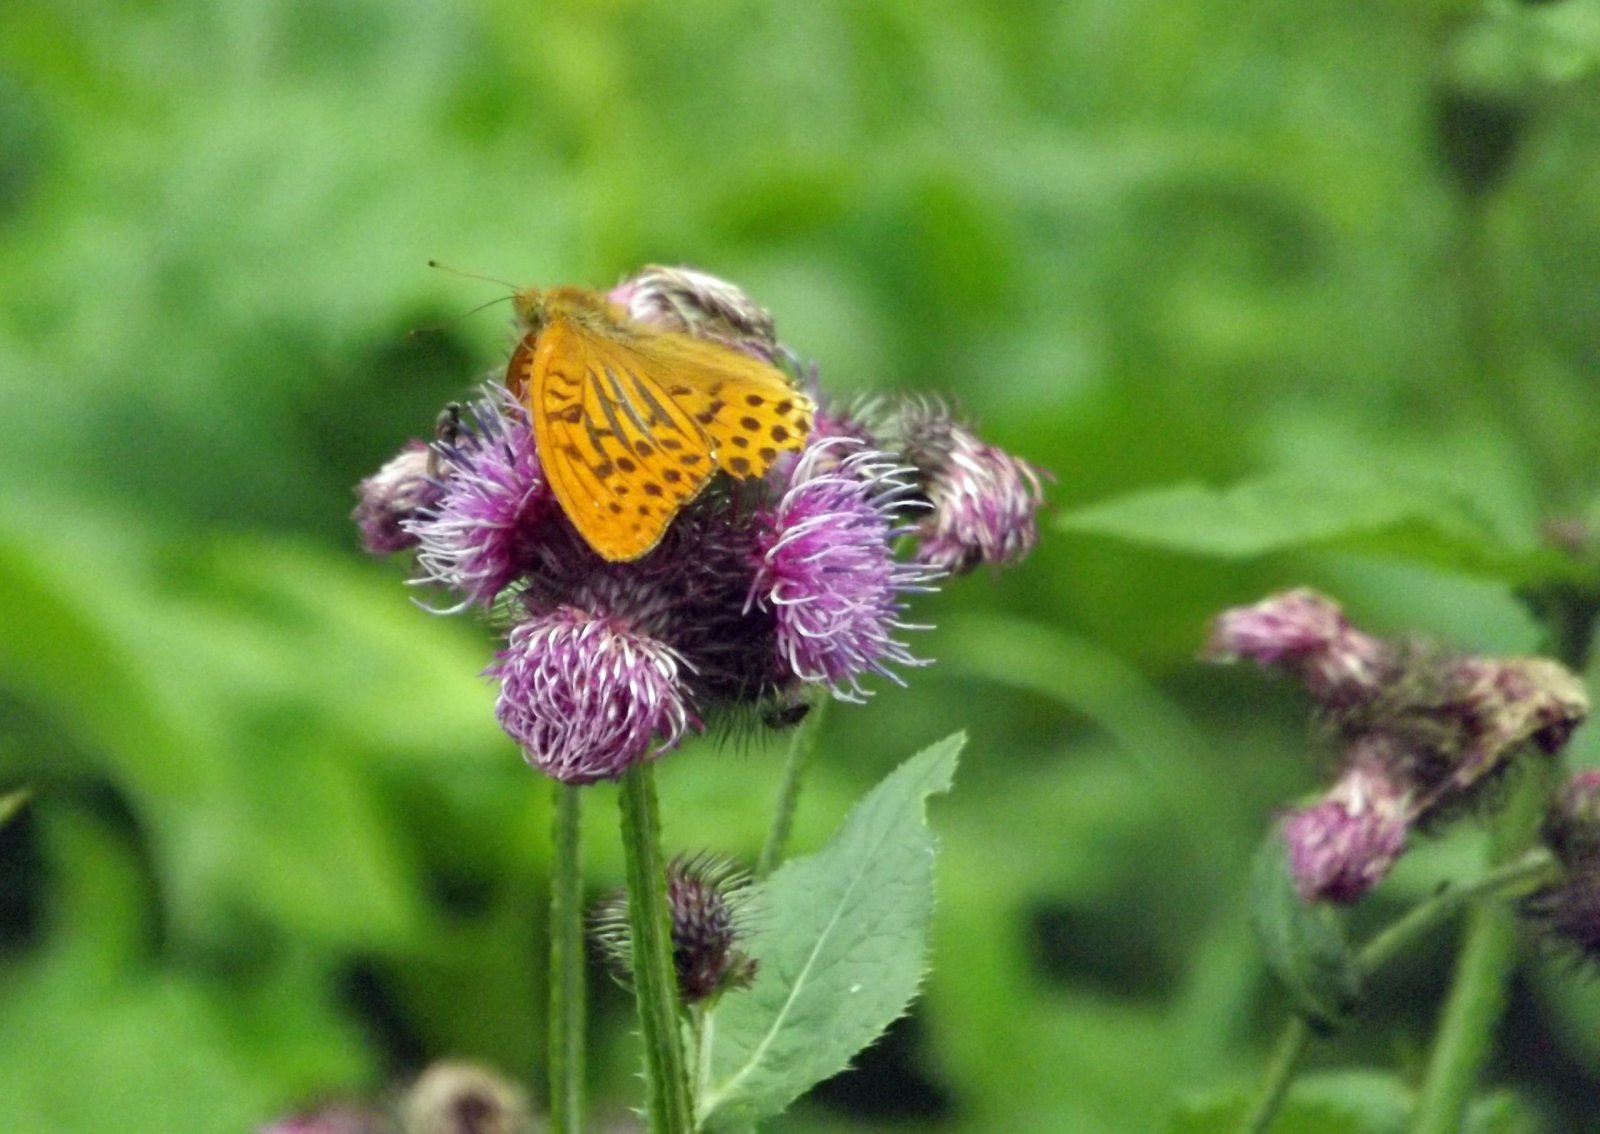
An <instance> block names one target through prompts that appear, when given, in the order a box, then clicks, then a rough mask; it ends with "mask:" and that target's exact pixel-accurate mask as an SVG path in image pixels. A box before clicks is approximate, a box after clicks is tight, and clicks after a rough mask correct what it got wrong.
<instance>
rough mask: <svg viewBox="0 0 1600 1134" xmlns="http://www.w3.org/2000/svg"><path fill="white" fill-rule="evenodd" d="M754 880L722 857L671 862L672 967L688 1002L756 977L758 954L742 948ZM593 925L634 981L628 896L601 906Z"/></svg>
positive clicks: (600, 940) (613, 959)
mask: <svg viewBox="0 0 1600 1134" xmlns="http://www.w3.org/2000/svg"><path fill="white" fill-rule="evenodd" d="M750 884H751V879H750V875H749V874H748V873H746V872H745V871H743V870H742V869H740V868H739V867H737V866H736V865H734V863H733V862H732V861H730V860H728V859H725V858H721V857H719V856H716V855H710V854H698V855H695V856H693V857H687V858H686V857H684V856H682V855H680V856H678V857H677V858H674V859H673V860H672V861H671V862H669V863H668V864H667V910H668V915H669V917H670V920H671V927H672V967H673V969H674V970H675V972H676V974H677V978H678V992H679V994H680V995H681V996H682V997H683V999H684V1002H685V1003H688V1004H698V1003H701V1002H704V1001H708V1000H714V999H715V998H717V997H719V996H721V995H722V994H723V993H725V992H728V991H730V990H731V989H736V988H746V987H748V986H749V985H750V983H751V982H752V981H754V980H755V977H756V961H755V958H753V957H751V956H750V955H749V954H748V953H746V952H745V951H744V950H743V949H742V948H740V942H741V941H742V940H743V939H744V937H745V936H746V935H747V933H748V928H749V927H748V924H747V922H748V920H749V918H748V915H749V896H750ZM591 925H592V926H593V929H594V935H595V940H596V942H597V943H598V944H599V946H600V949H601V951H602V952H603V953H604V954H605V956H606V958H607V960H608V961H610V962H611V964H612V966H613V968H615V969H616V971H617V973H618V975H619V976H621V977H622V978H623V979H628V978H629V977H630V976H631V973H632V967H633V945H632V938H631V936H630V931H629V926H628V897H627V894H626V893H621V894H616V895H613V896H612V897H610V898H607V899H606V900H605V901H603V902H601V903H600V904H599V905H598V906H596V908H595V911H594V914H593V915H592V917H591Z"/></svg>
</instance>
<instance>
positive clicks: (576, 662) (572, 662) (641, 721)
mask: <svg viewBox="0 0 1600 1134" xmlns="http://www.w3.org/2000/svg"><path fill="white" fill-rule="evenodd" d="M682 665H683V663H682V659H681V658H680V657H679V656H678V654H677V652H676V651H674V650H673V649H672V647H671V646H668V645H666V644H664V643H662V642H660V641H657V640H656V639H654V638H651V637H649V636H648V635H645V634H642V633H639V632H638V631H636V630H635V629H633V628H632V627H630V626H629V625H628V624H627V623H625V622H624V621H623V620H622V619H620V618H616V617H614V616H607V615H595V614H591V613H588V612H586V611H583V610H579V609H577V608H575V607H570V606H564V607H560V608H559V609H557V610H554V611H551V612H550V613H548V614H545V615H539V616H535V617H533V618H530V619H528V620H527V621H525V622H519V623H517V624H516V625H515V626H513V627H512V628H511V634H510V638H509V640H508V641H507V643H506V648H505V649H503V650H501V651H500V652H499V654H498V655H497V656H496V658H495V661H494V663H493V664H492V665H491V666H490V667H489V669H488V670H487V671H486V672H487V674H488V675H489V676H491V677H497V678H499V679H500V695H499V697H498V699H497V700H496V701H495V718H496V719H497V720H498V721H499V722H500V727H501V728H503V729H505V730H506V732H507V734H508V735H510V736H511V738H512V739H513V740H515V741H516V742H517V743H518V744H519V745H521V746H522V751H523V755H524V756H525V758H526V759H527V760H528V762H529V763H530V764H532V765H533V766H534V767H536V768H538V769H539V770H540V771H542V772H544V773H545V774H547V775H549V776H551V777H553V778H555V779H558V780H560V781H562V782H563V783H570V784H586V783H593V782H595V781H596V780H604V779H615V778H616V777H618V776H620V775H622V773H623V772H625V771H627V770H628V768H629V767H630V766H632V765H633V764H635V763H637V762H638V761H640V760H643V759H646V758H653V757H654V756H659V755H660V754H662V753H663V752H666V751H669V750H670V749H672V748H674V747H676V746H677V744H678V742H679V741H680V740H681V739H683V735H684V733H685V732H686V731H687V730H688V729H689V728H690V727H691V725H693V726H698V724H699V722H698V720H697V719H695V718H694V717H692V716H691V714H690V711H689V707H688V705H687V703H686V701H685V697H684V689H683V685H682V682H681V680H680V672H681V669H682ZM652 743H653V744H654V745H655V748H654V750H653V751H652V749H651V745H652Z"/></svg>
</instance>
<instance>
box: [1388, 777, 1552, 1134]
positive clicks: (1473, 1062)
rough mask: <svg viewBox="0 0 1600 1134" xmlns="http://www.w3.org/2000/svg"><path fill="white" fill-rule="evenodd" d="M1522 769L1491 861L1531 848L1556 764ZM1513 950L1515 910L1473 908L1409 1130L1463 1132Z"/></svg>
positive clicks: (1494, 905) (1436, 1133)
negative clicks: (1463, 1125) (1522, 771)
mask: <svg viewBox="0 0 1600 1134" xmlns="http://www.w3.org/2000/svg"><path fill="white" fill-rule="evenodd" d="M1524 768H1525V771H1524V773H1523V775H1522V777H1521V779H1520V781H1519V782H1518V783H1517V785H1516V787H1515V789H1514V791H1513V793H1512V797H1511V801H1510V803H1509V804H1508V805H1507V807H1506V809H1505V811H1504V812H1502V813H1501V815H1500V816H1499V818H1498V820H1497V821H1496V823H1495V827H1494V831H1493V836H1492V839H1491V843H1490V853H1491V855H1492V856H1493V860H1494V861H1498V862H1505V861H1507V860H1508V859H1512V858H1515V857H1519V856H1521V855H1523V854H1524V853H1525V852H1527V851H1528V850H1529V848H1531V847H1532V846H1534V844H1535V842H1536V841H1537V839H1538V836H1539V821H1540V818H1541V817H1542V816H1543V814H1544V808H1545V802H1546V801H1547V800H1548V799H1549V798H1550V792H1551V791H1552V789H1553V788H1554V787H1555V784H1556V777H1557V773H1558V771H1559V768H1560V766H1559V765H1558V764H1557V763H1556V762H1555V761H1554V760H1548V759H1542V758H1540V757H1538V756H1528V757H1525V758H1524ZM1516 945H1517V924H1516V914H1515V911H1514V910H1512V909H1511V908H1510V907H1509V906H1507V905H1505V904H1503V903H1499V902H1485V903H1483V904H1481V905H1479V906H1476V907H1475V908H1474V909H1473V911H1472V914H1471V916H1470V917H1469V919H1468V921H1467V934H1466V941H1465V942H1464V943H1463V945H1462V947H1461V953H1460V955H1459V956H1458V957H1457V960H1456V972H1455V978H1454V980H1453V981H1452V982H1451V987H1450V996H1449V998H1448V999H1447V1000H1446V1001H1445V1006H1444V1015H1443V1016H1442V1017H1441V1018H1440V1023H1439V1031H1438V1035H1437V1037H1436V1039H1435V1041H1434V1047H1433V1054H1432V1055H1431V1057H1430V1058H1429V1060H1428V1070H1427V1073H1426V1075H1425V1076H1424V1077H1423V1080H1422V1089H1421V1091H1420V1093H1419V1094H1418V1096H1417V1109H1416V1112H1415V1114H1414V1116H1413V1121H1412V1127H1411V1129H1412V1131H1413V1132H1414V1134H1455V1131H1458V1130H1460V1129H1461V1127H1462V1123H1463V1121H1464V1120H1465V1117H1466V1113H1467V1106H1468V1104H1469V1103H1470V1102H1471V1101H1472V1092H1473V1089H1474V1087H1475V1086H1476V1085H1477V1081H1478V1072H1479V1071H1480V1070H1481V1069H1482V1068H1483V1064H1484V1060H1485V1059H1486V1058H1487V1057H1488V1054H1489V1046H1490V1043H1491V1041H1492V1040H1493V1038H1494V1030H1495V1027H1496V1025H1497V1024H1498V1023H1499V1022H1500V1014H1501V1012H1502V1011H1503V1009H1504V1008H1505V999H1506V985H1507V982H1508V980H1509V978H1510V976H1511V968H1512V963H1513V962H1514V961H1515V959H1516Z"/></svg>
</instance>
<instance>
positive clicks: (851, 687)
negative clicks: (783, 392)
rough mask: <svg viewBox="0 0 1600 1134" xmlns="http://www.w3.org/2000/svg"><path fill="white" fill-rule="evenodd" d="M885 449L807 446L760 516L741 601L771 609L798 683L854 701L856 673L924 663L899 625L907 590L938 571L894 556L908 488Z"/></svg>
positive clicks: (925, 584)
mask: <svg viewBox="0 0 1600 1134" xmlns="http://www.w3.org/2000/svg"><path fill="white" fill-rule="evenodd" d="M906 472H907V470H906V469H904V468H902V467H900V466H898V465H896V464H895V463H894V460H893V458H891V457H890V456H889V455H888V454H885V453H882V452H879V451H877V450H872V449H863V448H861V447H860V446H859V445H858V444H855V443H853V442H852V441H850V440H849V439H848V438H834V439H830V440H827V441H822V442H819V443H817V444H815V445H811V446H809V447H808V448H807V449H806V452H805V455H804V456H802V457H801V459H800V462H799V464H798V465H797V466H796V467H795V470H794V475H793V477H792V479H791V480H790V483H789V487H788V490H787V491H786V492H785V493H784V495H783V498H782V499H781V500H779V501H778V503H777V505H776V507H775V508H773V509H772V511H771V512H770V513H768V514H766V515H765V516H764V517H762V519H761V529H762V530H761V534H760V535H759V536H758V539H757V563H756V573H755V579H754V580H753V582H752V583H751V585H750V590H749V595H748V597H747V599H746V607H747V608H748V607H749V606H750V605H751V604H755V605H757V606H758V607H760V608H762V609H768V610H770V611H771V612H772V614H773V617H774V618H775V619H776V622H777V645H778V651H779V653H780V654H781V655H782V656H783V658H784V659H786V661H787V662H788V665H789V668H790V669H791V670H792V671H793V672H794V674H795V676H797V677H799V678H800V679H801V680H802V681H815V682H822V683H825V684H826V685H827V686H828V687H829V688H830V689H831V690H832V691H833V693H834V695H835V696H837V697H840V698H842V699H844V700H847V701H859V700H861V699H862V698H864V697H865V696H866V690H864V689H863V688H862V687H861V678H862V677H863V676H864V675H866V674H867V673H869V672H876V673H881V674H883V675H885V676H886V677H889V678H890V679H891V680H893V681H896V682H898V681H900V678H899V676H898V675H897V674H895V672H894V671H893V670H891V669H890V668H888V667H889V665H890V664H897V665H904V666H915V665H921V664H924V663H923V662H921V661H919V660H918V659H917V658H915V657H913V656H912V655H911V653H910V650H909V649H908V648H907V646H906V645H905V643H903V642H900V641H898V640H896V639H895V638H894V637H893V635H894V633H895V631H897V630H907V629H915V628H916V627H912V626H910V625H908V624H906V623H904V622H901V621H900V615H901V613H902V612H903V611H904V609H905V607H904V602H903V596H904V595H905V593H906V592H908V591H922V590H931V589H933V581H934V580H935V579H936V578H938V576H939V572H938V571H936V570H935V569H933V568H930V567H928V566H926V565H923V564H918V563H902V562H899V561H897V560H896V559H895V558H894V551H893V546H892V545H893V541H894V539H895V538H896V537H897V536H898V535H900V534H901V533H902V530H903V529H901V528H899V527H897V525H896V521H895V514H896V512H897V510H898V509H899V507H900V506H901V505H902V504H903V503H904V500H905V497H906V496H907V494H908V493H909V492H911V491H912V486H911V484H910V483H909V482H908V481H907V480H906V479H905V474H906Z"/></svg>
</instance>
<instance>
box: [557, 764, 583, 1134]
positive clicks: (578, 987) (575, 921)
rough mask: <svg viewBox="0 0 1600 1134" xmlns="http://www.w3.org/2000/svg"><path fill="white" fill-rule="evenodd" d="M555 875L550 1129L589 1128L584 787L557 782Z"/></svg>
mask: <svg viewBox="0 0 1600 1134" xmlns="http://www.w3.org/2000/svg"><path fill="white" fill-rule="evenodd" d="M554 786H555V811H554V814H553V815H552V817H551V834H552V840H551V841H552V844H553V851H554V853H553V863H552V866H551V877H550V1130H551V1134H581V1131H582V1129H583V1077H584V1026H583V1025H584V987H583V868H582V863H581V861H580V854H581V843H580V840H579V817H580V797H579V793H580V792H581V791H582V790H583V789H582V788H578V787H573V786H572V785H570V784H562V783H558V784H555V785H554Z"/></svg>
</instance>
